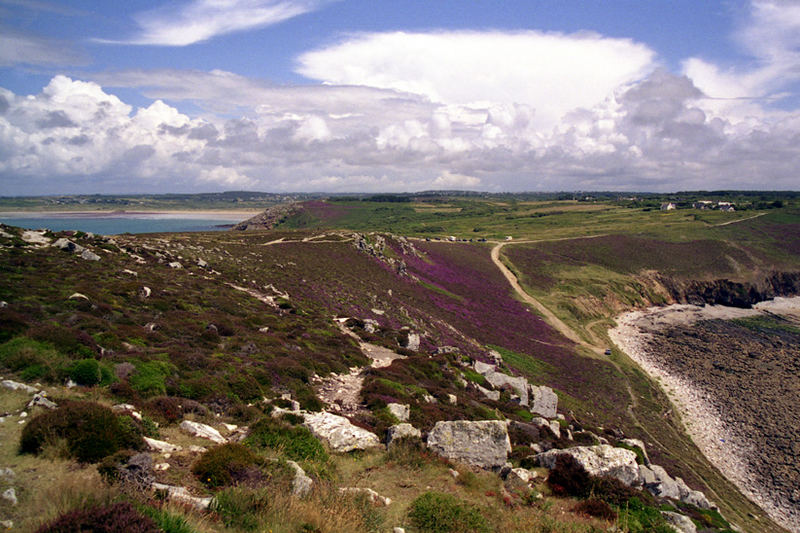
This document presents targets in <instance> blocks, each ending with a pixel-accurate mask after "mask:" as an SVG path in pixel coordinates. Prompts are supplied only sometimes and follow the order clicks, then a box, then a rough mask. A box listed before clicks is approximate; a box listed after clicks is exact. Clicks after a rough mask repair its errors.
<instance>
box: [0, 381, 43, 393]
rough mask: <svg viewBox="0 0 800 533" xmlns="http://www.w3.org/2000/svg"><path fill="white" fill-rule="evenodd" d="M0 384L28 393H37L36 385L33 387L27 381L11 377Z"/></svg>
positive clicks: (6, 387)
mask: <svg viewBox="0 0 800 533" xmlns="http://www.w3.org/2000/svg"><path fill="white" fill-rule="evenodd" d="M0 386H2V387H3V388H4V389H8V390H13V391H22V392H27V393H28V394H35V393H36V387H31V386H30V385H26V384H25V383H20V382H18V381H13V380H10V379H4V380H3V381H2V382H0Z"/></svg>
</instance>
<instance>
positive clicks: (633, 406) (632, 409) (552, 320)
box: [491, 234, 721, 501]
mask: <svg viewBox="0 0 800 533" xmlns="http://www.w3.org/2000/svg"><path fill="white" fill-rule="evenodd" d="M603 236H605V234H601V235H591V236H588V237H566V238H560V239H541V240H522V241H503V242H498V243H497V244H496V245H495V246H494V247H493V248H492V252H491V258H492V262H493V263H494V264H495V266H496V267H497V268H498V269H499V270H500V272H502V273H503V276H504V277H505V278H506V280H508V283H509V285H511V287H512V288H513V289H514V292H515V293H516V294H517V295H518V296H519V297H520V298H521V299H522V300H523V301H525V302H526V303H528V304H530V305H532V306H533V307H534V308H535V309H536V310H537V311H538V312H539V313H541V314H542V316H543V317H544V319H545V321H546V322H547V323H548V324H550V325H551V326H552V327H553V328H555V329H556V330H557V331H558V332H559V333H561V334H562V335H564V337H566V338H568V339H569V340H571V341H573V342H574V343H575V344H577V345H579V346H581V347H582V348H585V349H587V350H589V351H590V352H592V353H594V354H596V355H603V356H604V357H603V360H605V361H607V362H608V363H609V364H611V365H612V366H614V368H615V369H616V370H617V372H618V373H619V374H620V375H621V376H626V377H625V378H624V386H625V390H626V392H627V394H628V397H629V399H630V402H629V403H628V407H627V409H626V411H627V413H628V416H629V417H630V418H631V420H632V421H633V423H634V424H635V425H636V426H637V427H638V428H639V429H641V430H642V432H643V433H644V434H645V435H647V437H648V439H650V441H651V442H652V443H655V444H656V445H658V446H659V447H660V448H661V449H662V450H664V451H669V450H670V449H671V448H670V447H668V446H666V445H664V444H663V443H662V442H661V441H660V440H659V439H658V438H657V437H656V436H655V435H653V434H652V433H651V432H650V431H649V430H648V429H647V426H646V425H645V424H643V423H642V422H641V421H640V420H639V418H638V417H637V416H636V410H637V409H638V408H639V399H638V398H637V396H636V394H635V393H634V391H633V388H632V387H631V384H630V381H629V380H628V378H627V375H626V373H625V372H624V371H623V369H622V367H620V365H619V364H618V363H617V362H616V361H614V360H613V359H611V358H609V357H607V356H605V348H604V347H602V346H598V345H597V344H592V343H590V342H587V341H585V340H583V339H582V338H581V336H580V335H579V334H578V332H577V331H575V330H574V329H573V328H571V327H570V326H569V325H567V324H566V323H564V321H563V320H561V319H560V318H558V317H557V316H556V315H555V314H554V313H553V312H552V311H551V310H550V309H548V308H547V307H546V306H545V305H544V304H542V303H541V302H540V301H539V300H537V299H536V298H534V297H533V296H531V295H530V294H528V293H527V292H526V291H525V290H524V289H523V288H522V286H521V285H520V284H519V280H518V279H517V276H516V275H514V273H513V272H511V270H509V269H508V267H506V265H504V264H503V262H502V261H501V260H500V251H501V250H502V249H503V247H504V246H507V245H510V244H526V243H536V242H550V241H565V240H578V239H593V238H597V237H603ZM597 322H598V321H595V322H592V323H591V324H589V325H587V328H588V327H589V326H591V325H594V324H596V323H597ZM588 335H589V336H590V337H591V338H592V340H593V341H594V342H595V343H597V342H598V340H599V339H598V337H597V335H595V334H594V332H592V331H589V332H588ZM666 426H667V427H668V428H669V431H670V432H672V433H673V434H674V435H675V437H677V440H678V442H681V441H682V437H683V435H682V434H680V433H679V432H678V431H677V430H676V429H675V428H674V427H672V425H671V424H666ZM684 465H685V467H686V469H687V470H689V471H691V472H692V473H693V474H694V475H695V477H696V478H697V479H699V480H702V481H703V485H704V488H705V491H704V492H706V493H707V494H709V495H710V496H711V497H712V498H714V499H715V500H717V501H720V500H721V498H720V496H719V494H718V493H717V492H716V491H715V490H714V489H713V488H712V487H711V486H710V485H709V484H708V483H707V482H706V481H705V478H704V477H703V476H702V475H701V474H700V473H699V472H698V471H697V470H696V469H695V468H694V467H693V466H692V465H691V464H689V463H688V462H684Z"/></svg>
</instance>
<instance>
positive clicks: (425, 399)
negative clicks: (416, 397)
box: [422, 394, 436, 403]
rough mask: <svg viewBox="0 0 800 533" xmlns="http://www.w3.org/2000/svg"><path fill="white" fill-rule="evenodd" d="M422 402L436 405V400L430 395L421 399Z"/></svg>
mask: <svg viewBox="0 0 800 533" xmlns="http://www.w3.org/2000/svg"><path fill="white" fill-rule="evenodd" d="M422 401H423V402H425V403H436V398H435V397H434V396H431V395H430V394H426V395H424V396H423V397H422Z"/></svg>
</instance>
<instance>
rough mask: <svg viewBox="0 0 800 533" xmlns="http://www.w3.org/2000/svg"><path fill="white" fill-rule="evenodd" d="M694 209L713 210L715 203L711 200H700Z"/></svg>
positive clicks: (693, 205) (694, 205)
mask: <svg viewBox="0 0 800 533" xmlns="http://www.w3.org/2000/svg"><path fill="white" fill-rule="evenodd" d="M692 207H694V208H695V209H713V207H714V202H712V201H711V200H700V201H699V202H695V203H693V204H692Z"/></svg>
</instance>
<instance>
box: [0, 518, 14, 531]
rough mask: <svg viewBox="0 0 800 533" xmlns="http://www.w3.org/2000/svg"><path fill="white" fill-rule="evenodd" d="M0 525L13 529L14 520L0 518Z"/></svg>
mask: <svg viewBox="0 0 800 533" xmlns="http://www.w3.org/2000/svg"><path fill="white" fill-rule="evenodd" d="M0 526H2V527H4V528H5V529H13V528H14V522H13V521H12V520H0Z"/></svg>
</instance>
